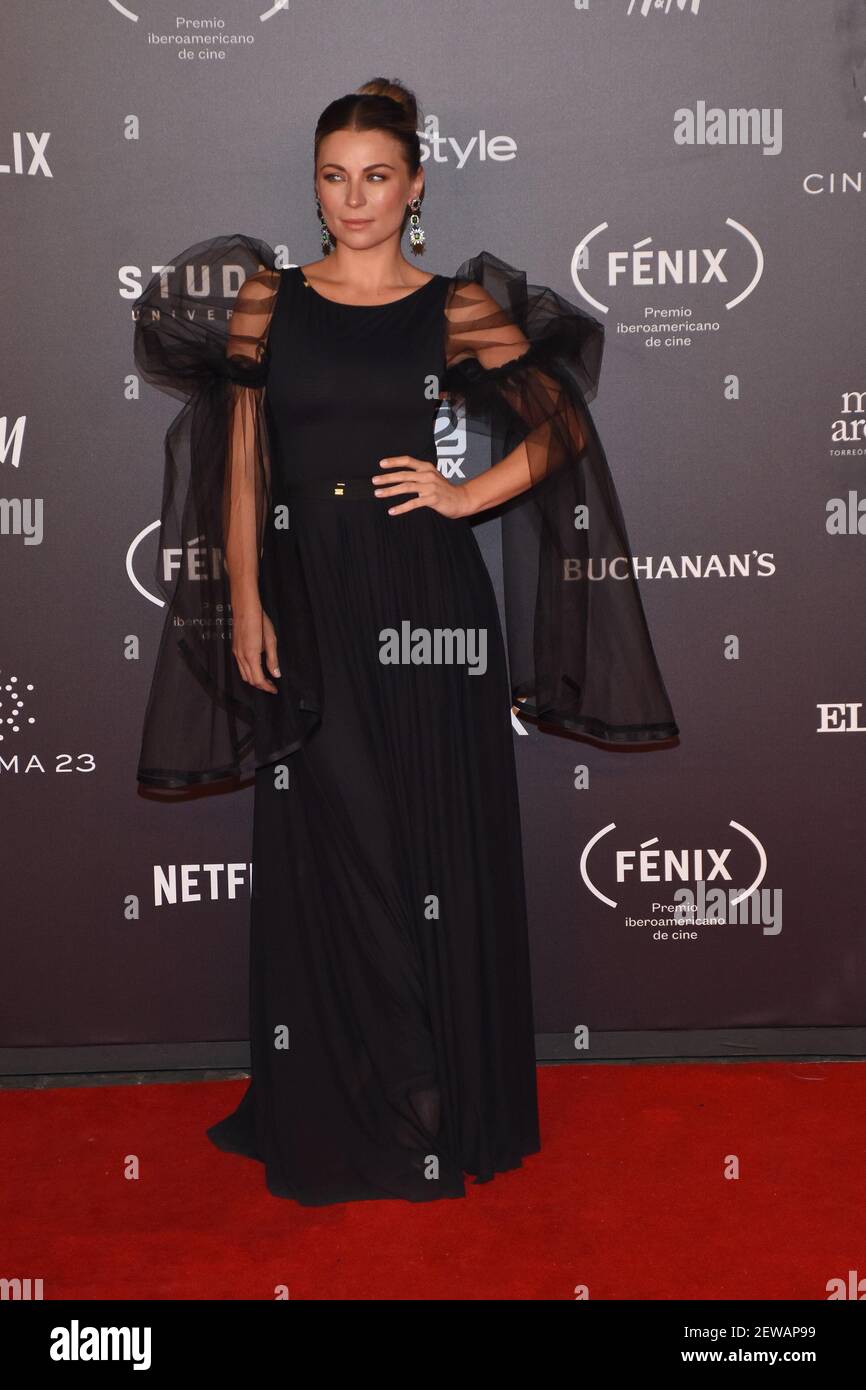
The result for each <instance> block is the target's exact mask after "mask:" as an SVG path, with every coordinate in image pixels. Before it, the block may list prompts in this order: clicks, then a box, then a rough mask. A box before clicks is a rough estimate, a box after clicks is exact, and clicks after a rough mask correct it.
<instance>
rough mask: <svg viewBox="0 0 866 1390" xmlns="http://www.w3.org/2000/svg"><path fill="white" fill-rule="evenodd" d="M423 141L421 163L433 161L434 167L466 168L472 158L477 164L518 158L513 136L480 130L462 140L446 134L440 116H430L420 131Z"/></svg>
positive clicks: (502, 161) (420, 137)
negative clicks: (440, 124) (492, 133)
mask: <svg viewBox="0 0 866 1390" xmlns="http://www.w3.org/2000/svg"><path fill="white" fill-rule="evenodd" d="M418 138H419V139H420V141H421V162H422V164H423V163H425V162H426V161H427V160H428V159H432V160H433V163H434V164H453V165H454V166H455V168H457V169H465V167H466V165H467V164H468V163H469V161H470V159H471V160H472V161H473V163H476V162H477V163H479V164H484V163H485V162H486V161H487V160H493V161H495V162H497V163H504V162H506V161H508V160H512V159H516V158H517V141H516V140H515V139H514V137H513V136H511V135H488V133H487V131H486V130H484V129H480V130H478V131H476V133H475V134H474V135H470V136H468V137H466V136H464V137H463V138H462V139H459V140H458V138H457V137H456V136H455V135H442V133H441V131H440V129H439V117H438V116H434V115H431V116H428V117H427V119H426V121H425V123H424V129H423V130H419V131H418Z"/></svg>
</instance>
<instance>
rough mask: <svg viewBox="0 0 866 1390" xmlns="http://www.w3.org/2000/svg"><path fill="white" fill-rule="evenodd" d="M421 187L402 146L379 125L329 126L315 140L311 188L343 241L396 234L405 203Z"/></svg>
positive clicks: (372, 241)
mask: <svg viewBox="0 0 866 1390" xmlns="http://www.w3.org/2000/svg"><path fill="white" fill-rule="evenodd" d="M423 187H424V175H423V173H422V172H421V171H420V170H419V171H418V173H417V174H416V175H415V177H414V178H410V177H409V170H408V168H407V165H406V159H405V157H404V154H403V150H402V146H401V145H400V143H399V141H397V140H395V139H394V138H393V136H391V135H388V134H387V133H386V132H385V131H381V130H335V131H334V132H333V133H332V134H331V135H326V136H325V138H324V139H323V140H322V142H321V144H320V145H319V158H318V164H317V166H316V193H317V194H318V196H319V202H320V203H321V204H322V215H323V217H324V219H325V221H326V222H327V224H328V227H329V228H330V230H331V232H332V233H333V235H334V236H335V237H336V238H337V240H338V241H341V242H343V243H345V245H346V246H351V247H357V248H358V249H361V248H364V247H368V246H376V245H378V243H379V242H382V241H386V240H387V239H388V238H389V237H392V236H394V235H396V236H398V237H399V235H400V227H401V224H402V222H403V216H404V214H405V212H406V205H407V203H409V202H410V201H411V200H412V198H414V197H416V196H417V195H418V194H419V193H420V192H421V190H422V188H423Z"/></svg>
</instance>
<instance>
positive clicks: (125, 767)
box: [0, 0, 866, 1070]
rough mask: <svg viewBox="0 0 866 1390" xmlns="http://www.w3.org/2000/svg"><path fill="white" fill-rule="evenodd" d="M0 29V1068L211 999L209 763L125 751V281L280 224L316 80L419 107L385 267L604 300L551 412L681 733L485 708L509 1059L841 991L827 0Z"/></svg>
mask: <svg viewBox="0 0 866 1390" xmlns="http://www.w3.org/2000/svg"><path fill="white" fill-rule="evenodd" d="M0 24H2V38H3V43H2V49H0V63H2V81H0V107H2V124H0V171H2V182H0V190H2V195H0V196H2V199H3V214H4V217H3V227H4V235H3V239H2V274H3V295H2V305H3V324H2V341H3V349H2V351H3V361H4V370H3V374H2V399H0V523H2V525H0V566H2V580H3V602H2V614H3V631H2V643H0V699H2V705H0V791H2V808H3V830H2V844H3V927H4V932H3V944H2V950H3V976H4V982H3V986H2V1005H3V1010H2V1012H3V1020H2V1034H0V1047H2V1048H3V1049H6V1051H5V1052H4V1054H3V1055H4V1058H5V1059H6V1063H7V1065H6V1068H5V1069H6V1070H10V1069H12V1061H11V1059H14V1056H15V1053H16V1051H17V1052H18V1053H19V1054H20V1055H22V1056H23V1055H24V1054H25V1052H26V1053H27V1054H28V1055H35V1054H33V1053H32V1049H59V1050H60V1051H58V1053H57V1054H56V1055H57V1056H58V1057H61V1058H62V1055H63V1051H62V1050H63V1049H73V1048H79V1049H80V1048H90V1049H92V1051H91V1052H90V1053H88V1054H82V1053H78V1054H77V1055H78V1056H79V1057H80V1056H82V1055H89V1056H91V1057H92V1058H93V1059H94V1062H98V1060H99V1057H100V1055H101V1053H103V1052H104V1050H105V1049H106V1048H108V1046H109V1045H111V1044H115V1045H118V1044H128V1045H133V1044H157V1045H162V1046H163V1047H167V1048H168V1049H169V1051H168V1052H166V1054H165V1055H169V1053H170V1048H171V1046H174V1045H180V1044H191V1043H199V1044H204V1045H205V1046H204V1050H203V1052H202V1054H201V1055H203V1056H204V1057H207V1056H209V1055H212V1056H213V1057H217V1056H220V1055H222V1056H224V1055H225V1052H224V1051H223V1052H222V1053H221V1052H220V1049H219V1046H218V1044H219V1043H220V1042H226V1041H229V1040H233V1039H238V1040H243V1039H244V1038H245V1037H246V1027H247V986H246V953H247V926H248V912H249V892H250V851H251V839H252V797H253V793H252V789H251V788H242V789H240V790H237V791H235V792H233V793H231V794H228V795H227V794H224V793H220V794H214V793H213V792H212V791H211V792H209V793H208V794H204V795H199V796H195V797H193V798H191V799H190V798H186V799H180V800H178V799H166V798H160V797H159V796H156V795H146V794H144V793H142V792H140V791H139V789H138V786H137V783H136V780H135V770H136V759H137V753H138V739H139V733H140V722H141V716H142V713H143V710H144V705H145V699H146V696H147V691H148V686H149V681H150V675H151V671H152V668H153V659H154V654H155V651H156V646H157V640H158V637H159V634H160V630H161V626H162V617H163V613H162V610H161V608H160V606H159V603H158V601H157V595H156V594H155V593H154V589H153V582H152V575H153V568H154V563H155V555H156V546H157V541H158V534H157V532H158V515H159V504H160V497H161V484H162V463H163V460H162V441H163V435H164V432H165V429H166V427H167V425H168V423H169V421H170V419H171V418H172V417H173V416H174V414H175V413H176V412H177V410H178V408H179V406H178V402H177V401H176V400H173V399H171V398H170V397H168V396H166V395H163V394H161V393H159V392H157V391H154V390H153V389H152V388H150V387H149V386H147V385H145V384H143V383H142V382H140V380H139V379H138V378H137V376H136V372H135V367H134V363H133V360H132V311H131V304H132V301H133V300H134V299H135V297H136V295H137V294H138V293H139V291H140V289H141V287H142V285H143V284H144V283H145V282H146V281H147V280H148V278H149V277H150V276H151V274H152V273H153V272H154V271H155V270H156V269H157V268H158V267H160V266H162V265H163V264H165V262H166V261H167V260H168V259H169V258H170V257H171V256H172V254H174V253H176V252H178V251H179V250H181V249H183V248H184V247H187V246H189V245H191V244H192V243H193V242H195V241H197V240H199V239H202V238H204V237H208V236H212V235H216V234H220V233H231V232H236V231H239V232H243V233H246V234H249V235H253V236H259V237H262V238H264V239H265V240H266V241H268V242H269V243H270V244H271V245H272V246H275V247H277V248H278V249H280V250H281V251H282V253H283V255H284V257H285V264H294V263H298V262H306V261H308V260H313V259H316V258H317V257H318V255H319V228H318V222H317V218H316V212H315V206H314V199H313V189H312V137H313V129H314V126H315V121H316V118H317V116H318V114H319V112H320V111H321V110H322V108H323V107H324V106H325V105H326V104H327V103H328V102H329V101H330V100H331V99H332V98H333V97H335V96H338V95H341V94H342V93H344V92H347V91H350V90H353V89H354V88H356V87H357V86H358V85H359V84H360V83H362V82H363V81H365V80H367V79H368V78H371V77H374V76H380V75H384V76H396V77H398V78H400V79H401V80H403V81H404V82H405V83H406V84H407V85H408V86H410V87H411V88H412V89H413V90H414V91H415V92H416V94H417V95H418V98H419V101H420V103H421V105H422V107H423V109H424V126H423V131H422V132H421V133H422V134H423V137H424V138H423V143H424V148H425V152H426V163H425V170H426V177H427V194H426V199H425V203H424V209H423V225H424V227H425V230H426V234H427V251H426V256H425V260H424V262H423V264H424V265H425V267H426V268H427V269H430V270H439V271H442V272H445V273H453V272H454V271H455V270H456V268H457V267H458V265H459V264H460V263H461V262H462V261H463V260H464V259H466V258H467V257H468V256H470V255H473V254H475V253H476V252H478V251H480V250H482V249H486V250H489V251H491V252H493V253H494V254H495V255H497V256H499V257H501V258H502V259H504V260H506V261H508V262H509V263H510V264H512V265H517V266H520V267H522V268H523V269H525V270H526V272H527V274H528V277H529V279H530V280H531V281H533V282H535V283H540V284H547V285H551V286H553V287H554V288H555V289H557V290H558V291H559V292H560V293H562V294H564V295H566V296H567V297H569V298H571V299H572V300H573V301H574V302H576V303H579V304H582V305H584V306H585V307H587V308H588V309H589V310H590V311H591V312H592V313H594V314H595V315H596V316H597V317H600V318H602V319H603V321H604V323H605V324H606V328H607V337H606V346H605V361H604V366H603V371H602V381H601V388H600V391H599V395H598V397H597V399H596V401H595V402H594V404H593V407H592V410H593V415H594V418H595V420H596V423H597V425H598V428H599V431H600V434H601V438H602V440H603V441H604V443H605V447H606V450H607V454H608V458H609V461H610V465H611V468H612V471H613V474H614V477H615V479H616V482H617V486H618V489H619V492H620V496H621V499H622V502H623V507H624V512H625V516H626V522H627V525H628V529H629V539H630V543H631V550H632V554H631V556H630V557H629V561H630V563H631V564H633V565H634V567H635V570H636V572H637V574H638V577H639V579H640V582H641V588H642V594H643V598H644V603H645V606H646V610H647V616H648V619H649V623H650V627H651V630H652V633H653V637H654V642H655V646H656V651H657V654H658V658H659V662H660V665H661V667H662V670H663V672H664V674H665V678H666V681H667V684H668V688H669V691H670V694H671V698H672V701H673V705H674V709H675V712H676V715H677V719H678V722H679V724H680V728H681V743H680V746H679V747H677V748H674V749H669V750H656V751H652V752H642V753H635V752H622V753H615V752H607V751H603V750H601V749H599V748H596V747H593V746H591V745H589V744H587V743H586V742H581V741H578V740H575V739H570V738H563V737H559V736H556V735H553V734H548V733H544V732H543V731H539V730H538V729H537V728H533V727H531V726H520V725H519V724H517V723H515V728H514V742H515V748H516V753H517V757H518V761H519V775H520V790H521V806H522V811H523V816H524V824H525V854H526V869H527V880H528V882H527V888H528V894H529V908H530V914H531V931H532V944H533V971H534V988H535V1005H536V1020H537V1027H538V1032H539V1035H542V1037H541V1038H540V1046H539V1054H540V1055H542V1056H543V1055H556V1054H557V1053H558V1055H563V1056H566V1055H571V1056H575V1055H576V1056H578V1057H579V1056H587V1055H589V1056H591V1055H593V1051H592V1046H590V1047H589V1050H588V1051H584V1050H582V1044H583V1040H584V1034H583V1033H582V1032H581V1030H582V1029H584V1028H587V1029H589V1032H590V1037H592V1036H595V1037H597V1036H598V1035H599V1034H600V1033H603V1034H605V1035H615V1034H621V1035H622V1034H623V1033H626V1032H628V1033H630V1034H634V1035H642V1036H643V1037H644V1040H645V1042H646V1043H647V1045H646V1050H645V1051H644V1052H643V1054H642V1052H641V1045H640V1044H639V1043H635V1044H634V1049H633V1053H632V1055H647V1053H648V1052H651V1051H652V1046H651V1040H652V1035H653V1034H654V1033H656V1034H658V1033H659V1031H660V1030H683V1035H685V1032H686V1031H687V1030H699V1031H700V1030H707V1033H708V1034H709V1033H715V1034H716V1035H718V1033H719V1030H743V1029H746V1030H750V1029H751V1030H754V1029H767V1030H779V1032H778V1036H779V1037H780V1039H783V1038H784V1037H785V1036H786V1030H788V1029H791V1028H794V1029H803V1028H825V1027H830V1028H832V1027H835V1028H845V1027H847V1028H856V1027H857V1026H858V1025H860V1024H862V1023H863V1015H864V1010H863V999H864V982H866V941H864V933H863V931H862V926H861V896H860V895H861V881H860V870H861V868H862V864H863V835H864V797H863V766H864V758H866V738H864V737H863V736H864V734H866V710H864V702H866V662H864V654H863V640H864V573H866V566H864V553H866V476H864V469H866V443H864V439H866V375H864V373H866V324H864V288H863V287H864V271H863V246H864V240H863V209H864V201H863V200H864V163H866V143H864V137H866V4H863V3H862V0H585V3H583V2H582V0H540V3H532V4H530V3H527V2H526V0H524V2H523V3H521V2H520V0H500V3H498V4H496V5H491V4H490V3H488V0H485V2H484V3H481V0H423V3H421V0H415V3H411V0H410V2H408V3H407V0H339V2H337V0H326V3H322V0H291V3H289V4H281V3H277V2H276V0H274V3H271V0H209V3H208V5H207V7H204V8H202V7H197V8H196V7H194V8H189V7H187V6H186V5H184V4H180V3H176V2H175V0H171V3H170V2H169V0H127V2H126V3H121V0H68V2H67V3H61V0H56V3H50V0H43V3H39V4H33V3H31V2H30V0H5V4H4V6H3V16H2V20H0ZM406 249H407V252H408V247H407V248H406ZM482 466H483V460H479V459H477V458H474V459H473V458H470V459H468V460H467V463H466V469H467V471H469V470H471V469H472V468H477V467H482ZM497 528H498V523H497V522H496V521H495V520H493V521H491V520H489V519H488V520H486V521H484V522H482V523H479V529H478V535H479V539H480V541H481V543H482V546H483V549H484V553H485V558H486V559H487V561H488V563H489V565H490V567H491V571H492V573H493V574H494V578H495V579H496V580H497V581H498V578H499V575H498V534H497ZM683 890H690V892H691V894H692V898H693V904H694V907H693V913H692V915H691V916H690V915H689V913H688V912H687V911H686V912H683V911H682V910H680V911H677V912H675V911H674V909H675V908H680V909H681V905H682V904H683V903H684V901H685V900H686V896H687V894H686V893H684V891H683ZM713 918H714V919H716V920H707V919H713ZM728 1036H730V1037H733V1036H734V1033H733V1032H731V1033H730V1034H728ZM575 1042H576V1045H577V1048H578V1050H577V1051H576V1052H575ZM545 1045H547V1048H548V1050H547V1052H545ZM784 1046H785V1044H784V1043H781V1044H780V1049H781V1050H782V1051H784ZM208 1049H210V1053H209V1052H208ZM182 1051H183V1049H182V1048H180V1047H178V1055H180V1054H181V1053H182ZM42 1055H43V1056H45V1055H47V1054H42ZM626 1055H628V1054H626Z"/></svg>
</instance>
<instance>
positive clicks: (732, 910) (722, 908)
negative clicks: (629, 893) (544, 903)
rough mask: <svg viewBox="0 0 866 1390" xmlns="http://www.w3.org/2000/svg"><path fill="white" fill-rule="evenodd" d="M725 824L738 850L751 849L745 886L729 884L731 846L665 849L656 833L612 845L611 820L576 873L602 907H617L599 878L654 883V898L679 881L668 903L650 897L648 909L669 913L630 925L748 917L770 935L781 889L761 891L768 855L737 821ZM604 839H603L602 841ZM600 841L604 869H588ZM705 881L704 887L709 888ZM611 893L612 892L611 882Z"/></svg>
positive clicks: (778, 919) (777, 924) (778, 915)
mask: <svg viewBox="0 0 866 1390" xmlns="http://www.w3.org/2000/svg"><path fill="white" fill-rule="evenodd" d="M728 825H729V826H730V828H731V829H732V830H734V831H736V833H737V836H738V837H741V838H738V841H737V843H738V845H739V847H740V848H743V847H746V848H747V849H750V853H751V855H752V857H753V859H754V861H755V862H754V868H753V869H752V870H749V872H751V873H752V879H751V882H750V883H749V885H748V887H746V888H734V887H732V886H729V885H732V884H733V877H732V874H731V872H730V869H729V867H728V861H729V859H730V858H731V856H732V854H733V853H734V845H733V844H731V845H723V846H721V847H719V848H715V847H713V846H693V847H689V846H678V847H675V848H665V847H663V846H662V845H661V844H660V842H659V837H658V836H657V835H652V836H650V837H649V838H648V839H646V840H642V841H641V842H640V844H638V845H637V846H636V847H635V846H633V845H621V846H616V845H615V844H613V843H611V842H610V840H609V837H610V836H611V835H612V834H613V833H614V831H615V830H616V823H615V822H614V821H611V822H610V823H609V824H608V825H605V826H603V827H602V829H601V830H599V831H597V832H596V834H595V835H593V836H592V838H591V839H590V840H589V841H588V842H587V844H586V845H585V846H584V849H583V853H582V854H581V856H580V875H581V878H582V879H583V882H584V884H585V885H586V887H587V888H588V889H589V891H590V893H592V894H593V896H594V897H596V898H598V900H599V902H602V903H604V904H605V906H606V907H611V908H617V907H618V906H619V903H618V902H617V900H616V899H615V898H613V897H611V896H610V892H604V891H603V889H602V888H601V887H600V886H599V879H602V880H606V881H607V883H608V884H610V881H611V879H612V880H613V882H614V883H616V884H624V883H631V884H639V885H641V886H643V885H644V884H653V885H658V888H657V889H656V894H657V896H659V897H660V895H661V890H662V888H668V887H669V886H670V885H674V884H679V885H681V886H680V887H677V888H674V889H673V891H672V892H669V893H668V897H669V898H670V899H672V901H654V902H653V903H652V910H653V912H660V913H663V914H668V915H667V916H663V917H660V918H650V919H644V918H641V919H636V918H628V919H627V924H628V925H635V926H650V925H652V926H667V925H669V926H673V927H676V928H678V929H679V928H682V927H687V928H688V927H694V926H696V925H705V924H714V923H728V922H734V923H735V922H737V921H740V922H743V921H748V920H749V914H750V913H751V920H752V921H756V920H757V921H760V922H762V923H764V924H765V925H764V928H763V930H764V934H765V935H768V936H775V935H777V934H778V932H780V931H781V929H782V912H781V898H782V893H781V889H762V888H761V884H762V883H763V881H764V879H765V877H766V873H767V854H766V851H765V849H764V847H763V845H762V844H761V842H760V840H759V839H758V837H757V836H756V835H755V834H754V833H753V832H752V831H751V830H749V829H748V828H747V827H746V826H745V825H742V824H741V823H740V822H739V821H735V820H730V821H728ZM605 842H606V843H605ZM601 845H603V846H604V848H605V850H606V851H607V856H608V857H607V859H606V860H605V861H604V867H603V869H602V868H601V866H599V870H596V871H595V872H591V869H590V861H591V859H592V858H594V857H597V855H596V854H595V853H594V852H596V851H597V850H598V847H599V846H601ZM708 885H710V886H709V888H708ZM610 891H611V892H613V891H616V890H615V888H613V886H612V884H611V887H610Z"/></svg>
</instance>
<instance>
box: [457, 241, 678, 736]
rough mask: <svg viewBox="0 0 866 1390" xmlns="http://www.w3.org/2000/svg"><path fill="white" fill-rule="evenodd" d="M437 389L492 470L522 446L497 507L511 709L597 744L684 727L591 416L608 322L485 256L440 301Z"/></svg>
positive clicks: (468, 265) (462, 271)
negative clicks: (483, 445) (510, 492)
mask: <svg viewBox="0 0 866 1390" xmlns="http://www.w3.org/2000/svg"><path fill="white" fill-rule="evenodd" d="M445 312H446V373H445V378H444V381H443V382H442V386H443V394H444V395H446V396H448V397H451V398H455V397H456V398H460V399H462V400H463V401H464V403H465V410H466V424H467V428H468V429H469V431H470V432H471V433H474V434H476V435H480V436H483V437H487V438H489V439H490V442H491V464H496V463H498V462H499V461H500V460H501V459H502V458H504V457H505V456H506V455H507V454H509V453H511V451H512V450H513V449H516V448H517V447H518V446H519V445H521V444H523V445H525V447H526V459H527V462H528V466H529V472H530V476H531V485H530V486H529V488H528V489H527V490H526V491H525V492H523V493H520V494H518V495H517V496H516V497H514V498H512V499H510V500H509V501H508V502H507V503H505V504H503V509H502V546H503V572H504V590H505V593H504V596H505V619H506V639H507V647H508V658H509V666H510V674H511V689H512V694H513V697H514V700H515V703H516V705H517V710H518V713H525V714H528V715H531V716H533V717H535V718H537V719H539V720H540V721H541V722H543V723H544V724H548V725H551V726H554V727H558V728H560V729H562V730H564V731H568V732H570V733H574V734H578V735H581V736H583V737H587V738H591V739H593V740H598V741H600V742H601V743H603V744H617V745H621V744H638V743H647V744H657V743H658V742H659V741H661V740H666V739H671V738H674V737H675V736H676V735H677V734H678V733H679V729H678V727H677V725H676V723H675V721H674V715H673V711H672V708H671V704H670V700H669V698H668V694H667V691H666V689H665V685H664V681H663V679H662V676H661V672H660V670H659V667H658V663H657V661H656V657H655V653H654V650H653V645H652V641H651V638H650V634H649V629H648V627H647V622H646V617H645V614H644V609H643V604H642V601H641V597H640V593H639V590H638V586H637V581H636V579H635V577H634V574H633V572H632V567H631V559H630V557H631V548H630V546H629V541H628V536H627V534H626V529H625V523H624V520H623V515H622V510H621V507H620V503H619V499H618V497H617V493H616V489H615V487H614V483H613V479H612V477H611V473H610V469H609V466H608V463H607V459H606V457H605V453H604V449H603V447H602V444H601V440H600V439H599V436H598V433H597V431H596V429H595V426H594V424H593V421H592V417H591V415H590V413H589V411H588V409H587V403H588V402H589V401H591V400H593V399H594V397H595V395H596V392H597V389H598V381H599V375H600V371H601V359H602V351H603V346H604V325H603V324H602V323H600V322H599V321H598V320H597V319H595V318H593V317H592V315H590V314H588V313H585V312H584V311H583V310H582V309H579V308H577V307H576V306H575V305H573V304H571V303H569V302H568V301H567V300H565V299H563V298H562V297H561V296H560V295H558V294H557V293H555V292H554V291H553V290H551V289H548V288H546V287H544V286H539V285H530V284H527V282H526V276H525V274H524V273H523V272H522V271H520V270H517V269H515V268H514V267H513V266H510V265H508V264H506V262H504V261H501V260H499V259H498V258H497V257H496V256H494V255H492V254H491V253H490V252H488V251H482V252H481V253H480V254H479V255H477V256H475V257H473V258H471V259H470V260H468V261H466V262H464V264H463V265H462V266H461V267H460V269H459V270H458V272H457V274H456V275H455V276H454V277H453V278H452V280H451V283H450V285H449V287H448V291H447V294H446V304H445Z"/></svg>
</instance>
